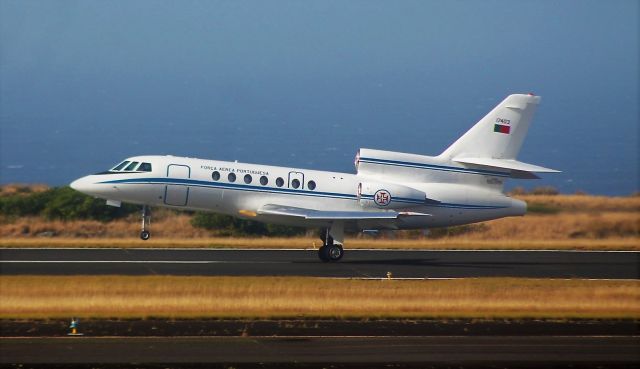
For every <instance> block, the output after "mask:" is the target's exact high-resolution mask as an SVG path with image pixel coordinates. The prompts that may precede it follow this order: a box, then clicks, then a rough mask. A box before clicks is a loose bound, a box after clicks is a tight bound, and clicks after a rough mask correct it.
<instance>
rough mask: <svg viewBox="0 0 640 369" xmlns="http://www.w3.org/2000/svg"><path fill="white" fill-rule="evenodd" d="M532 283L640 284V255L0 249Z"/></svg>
mask: <svg viewBox="0 0 640 369" xmlns="http://www.w3.org/2000/svg"><path fill="white" fill-rule="evenodd" d="M387 272H391V274H392V276H393V277H394V278H462V277H531V278H593V279H638V278H639V276H640V252H592V251H587V252H566V251H414V250H411V251H409V250H346V252H345V256H344V258H343V259H342V260H341V261H340V262H337V263H323V262H321V261H320V260H319V259H318V257H317V252H316V251H315V250H237V249H236V250H219V249H115V248H114V249H58V248H51V249H13V248H6V249H0V274H3V275H19V274H40V275H85V274H93V275H100V274H122V275H227V276H265V275H271V276H314V277H345V278H384V277H386V276H387Z"/></svg>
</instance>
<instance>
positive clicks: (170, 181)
mask: <svg viewBox="0 0 640 369" xmlns="http://www.w3.org/2000/svg"><path fill="white" fill-rule="evenodd" d="M99 183H100V184H114V183H121V184H164V185H184V186H192V187H207V188H220V189H227V190H236V191H250V192H266V193H279V194H287V195H296V196H314V197H327V198H335V199H346V200H357V199H358V196H357V195H352V194H343V193H335V192H320V191H309V190H293V189H289V188H275V187H259V186H252V185H245V184H239V183H223V182H209V181H199V180H195V179H180V178H140V179H115V180H110V181H104V182H99ZM362 197H363V198H366V199H367V200H373V195H362ZM393 201H398V202H404V203H412V204H423V205H425V206H430V207H442V208H457V209H478V210H480V209H504V208H506V206H495V205H465V204H453V203H444V202H443V203H438V204H428V203H426V200H425V202H422V201H419V200H415V199H409V198H393Z"/></svg>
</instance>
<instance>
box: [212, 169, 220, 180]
mask: <svg viewBox="0 0 640 369" xmlns="http://www.w3.org/2000/svg"><path fill="white" fill-rule="evenodd" d="M211 179H213V180H214V181H219V180H220V172H218V171H217V170H216V171H214V172H213V173H211Z"/></svg>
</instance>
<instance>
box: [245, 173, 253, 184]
mask: <svg viewBox="0 0 640 369" xmlns="http://www.w3.org/2000/svg"><path fill="white" fill-rule="evenodd" d="M251 181H253V178H251V174H245V175H244V183H246V184H249V183H251Z"/></svg>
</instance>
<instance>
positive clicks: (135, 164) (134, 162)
mask: <svg viewBox="0 0 640 369" xmlns="http://www.w3.org/2000/svg"><path fill="white" fill-rule="evenodd" d="M138 163H139V162H138V161H133V162H131V164H129V165H127V167H126V168H124V170H125V171H126V172H131V171H132V170H134V169H135V168H136V167H137V166H138Z"/></svg>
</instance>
